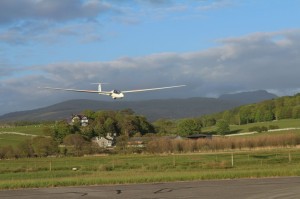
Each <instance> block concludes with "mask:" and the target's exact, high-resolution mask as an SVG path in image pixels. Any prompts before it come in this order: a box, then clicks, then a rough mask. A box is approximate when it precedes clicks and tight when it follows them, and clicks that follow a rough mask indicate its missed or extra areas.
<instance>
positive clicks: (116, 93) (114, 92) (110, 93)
mask: <svg viewBox="0 0 300 199" xmlns="http://www.w3.org/2000/svg"><path fill="white" fill-rule="evenodd" d="M94 84H98V90H78V89H68V88H52V87H39V88H43V89H51V90H63V91H73V92H84V93H98V94H100V95H108V96H111V97H112V98H113V99H122V98H123V97H124V93H136V92H143V91H153V90H161V89H168V88H178V87H183V86H186V85H178V86H167V87H159V88H147V89H138V90H128V91H120V90H112V91H102V88H101V85H102V84H104V83H94Z"/></svg>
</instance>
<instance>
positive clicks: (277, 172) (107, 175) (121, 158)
mask: <svg viewBox="0 0 300 199" xmlns="http://www.w3.org/2000/svg"><path fill="white" fill-rule="evenodd" d="M299 164H300V150H299V149H296V148H293V149H288V148H281V149H272V150H260V151H244V152H222V153H210V154H209V153H198V154H173V155H171V154H169V155H115V156H101V157H81V158H37V159H19V160H1V161H0V179H1V180H0V189H15V188H33V187H56V186H77V185H96V184H124V183H126V184H127V183H148V182H165V181H182V180H201V179H233V178H257V177H271V176H272V177H273V176H299V175H300V169H299ZM72 168H77V171H73V170H72Z"/></svg>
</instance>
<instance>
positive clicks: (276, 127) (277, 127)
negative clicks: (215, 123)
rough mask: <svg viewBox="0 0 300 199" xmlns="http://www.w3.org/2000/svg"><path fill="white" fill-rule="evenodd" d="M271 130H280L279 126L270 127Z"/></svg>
mask: <svg viewBox="0 0 300 199" xmlns="http://www.w3.org/2000/svg"><path fill="white" fill-rule="evenodd" d="M269 129H271V130H272V129H279V126H277V125H270V126H269Z"/></svg>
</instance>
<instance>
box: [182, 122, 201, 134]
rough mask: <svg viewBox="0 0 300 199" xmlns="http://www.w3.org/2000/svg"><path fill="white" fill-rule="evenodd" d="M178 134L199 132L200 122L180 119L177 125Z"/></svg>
mask: <svg viewBox="0 0 300 199" xmlns="http://www.w3.org/2000/svg"><path fill="white" fill-rule="evenodd" d="M177 132H178V135H181V136H188V135H192V134H195V133H200V132H201V124H199V123H197V122H196V121H195V120H194V119H183V120H180V121H179V123H178V125H177Z"/></svg>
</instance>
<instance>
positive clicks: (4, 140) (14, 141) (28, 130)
mask: <svg viewBox="0 0 300 199" xmlns="http://www.w3.org/2000/svg"><path fill="white" fill-rule="evenodd" d="M43 128H44V126H43V125H30V126H18V127H5V128H3V127H2V128H1V127H0V147H1V146H7V145H11V146H13V147H15V146H17V145H18V144H20V143H21V142H23V141H24V140H25V139H28V138H29V137H28V136H24V135H16V134H2V133H3V132H13V133H14V132H17V133H24V134H30V135H43Z"/></svg>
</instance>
